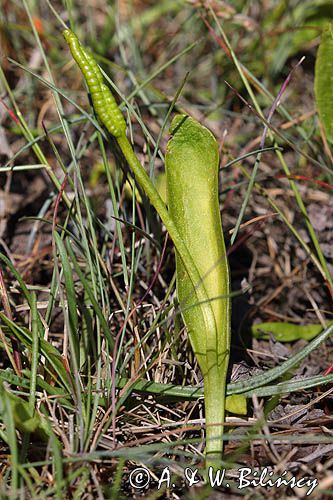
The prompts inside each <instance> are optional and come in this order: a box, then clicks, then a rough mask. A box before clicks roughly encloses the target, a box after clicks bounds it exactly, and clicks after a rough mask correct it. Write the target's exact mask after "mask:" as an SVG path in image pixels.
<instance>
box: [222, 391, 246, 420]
mask: <svg viewBox="0 0 333 500" xmlns="http://www.w3.org/2000/svg"><path fill="white" fill-rule="evenodd" d="M225 409H226V410H227V411H228V412H230V413H235V414H236V415H246V414H247V405H246V397H245V396H243V395H242V394H233V395H232V396H227V398H226V400H225Z"/></svg>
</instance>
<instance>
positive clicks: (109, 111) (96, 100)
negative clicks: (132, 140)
mask: <svg viewBox="0 0 333 500" xmlns="http://www.w3.org/2000/svg"><path fill="white" fill-rule="evenodd" d="M63 35H64V38H65V40H66V42H67V43H68V45H69V48H70V51H71V53H72V56H73V58H74V60H75V61H76V63H77V65H78V66H79V68H80V70H81V72H82V74H83V76H84V79H85V81H86V83H87V86H88V89H89V92H90V95H91V98H92V102H93V106H94V109H95V112H96V115H97V117H98V118H99V120H100V121H101V123H102V124H103V125H104V126H105V128H106V129H107V130H108V131H109V132H110V134H112V135H113V136H115V137H120V136H122V135H124V134H125V131H126V122H125V120H124V117H123V115H122V113H121V111H120V109H119V107H118V105H117V103H116V100H115V98H114V97H113V95H112V93H111V91H110V89H109V87H107V86H106V85H105V84H104V83H103V75H102V73H101V70H100V69H99V67H98V65H97V63H96V61H95V60H94V58H93V57H92V56H91V54H89V53H88V52H87V51H86V50H85V49H84V47H83V46H82V45H81V43H80V41H79V39H78V38H77V36H76V35H75V33H73V32H72V31H71V30H68V29H66V30H65V31H64V32H63Z"/></svg>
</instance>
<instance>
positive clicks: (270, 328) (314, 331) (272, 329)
mask: <svg viewBox="0 0 333 500" xmlns="http://www.w3.org/2000/svg"><path fill="white" fill-rule="evenodd" d="M332 324H333V321H331V322H330V323H328V325H327V326H330V325H332ZM322 329H323V327H322V325H320V324H318V325H317V324H315V325H295V324H293V323H281V322H272V323H270V322H267V323H257V324H255V325H252V328H251V330H252V335H253V337H255V338H257V339H263V340H268V339H269V338H270V334H272V335H273V337H274V338H275V339H276V340H278V341H279V342H294V341H295V340H299V339H304V340H312V339H314V338H315V337H317V335H319V333H320V332H321V331H322Z"/></svg>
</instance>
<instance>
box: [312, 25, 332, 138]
mask: <svg viewBox="0 0 333 500" xmlns="http://www.w3.org/2000/svg"><path fill="white" fill-rule="evenodd" d="M314 90H315V97H316V105H317V110H318V114H319V118H320V121H321V123H322V125H323V127H324V130H325V133H326V136H327V139H328V140H330V141H333V105H332V96H333V26H332V24H328V25H327V27H326V29H325V30H324V32H323V34H322V37H321V42H320V45H319V49H318V53H317V59H316V67H315V83H314Z"/></svg>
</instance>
